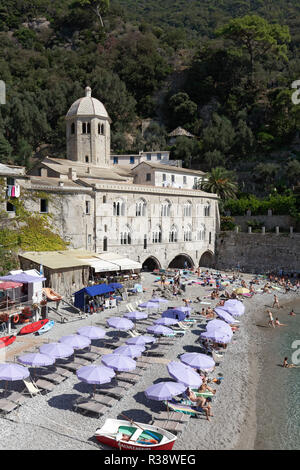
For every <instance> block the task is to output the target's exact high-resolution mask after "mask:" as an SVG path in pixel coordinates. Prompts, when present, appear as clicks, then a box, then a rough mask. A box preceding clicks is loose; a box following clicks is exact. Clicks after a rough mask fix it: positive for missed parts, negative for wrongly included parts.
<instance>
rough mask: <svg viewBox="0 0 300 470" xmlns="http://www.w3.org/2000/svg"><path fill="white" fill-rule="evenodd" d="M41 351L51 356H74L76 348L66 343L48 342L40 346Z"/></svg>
mask: <svg viewBox="0 0 300 470" xmlns="http://www.w3.org/2000/svg"><path fill="white" fill-rule="evenodd" d="M40 352H41V353H42V354H49V356H52V357H55V358H59V357H69V356H72V354H74V349H73V348H71V346H68V345H67V344H64V343H48V344H43V345H42V346H41V347H40Z"/></svg>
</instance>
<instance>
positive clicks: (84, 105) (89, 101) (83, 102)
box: [66, 86, 109, 119]
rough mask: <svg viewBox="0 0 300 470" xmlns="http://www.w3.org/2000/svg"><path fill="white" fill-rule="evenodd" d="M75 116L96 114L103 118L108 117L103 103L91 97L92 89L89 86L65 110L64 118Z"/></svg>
mask: <svg viewBox="0 0 300 470" xmlns="http://www.w3.org/2000/svg"><path fill="white" fill-rule="evenodd" d="M76 116H98V117H100V118H103V119H109V116H108V113H107V111H106V109H105V107H104V104H103V103H101V101H99V100H97V99H96V98H93V97H92V90H91V88H90V87H89V86H87V87H86V88H85V96H84V97H83V98H79V99H78V100H76V101H75V102H74V103H73V104H72V106H71V107H70V109H69V111H68V112H67V115H66V119H70V118H74V117H76Z"/></svg>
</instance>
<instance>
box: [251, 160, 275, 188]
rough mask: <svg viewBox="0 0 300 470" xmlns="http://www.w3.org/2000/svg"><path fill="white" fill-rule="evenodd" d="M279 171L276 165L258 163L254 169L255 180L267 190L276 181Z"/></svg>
mask: <svg viewBox="0 0 300 470" xmlns="http://www.w3.org/2000/svg"><path fill="white" fill-rule="evenodd" d="M279 170H280V166H279V165H277V164H276V163H259V164H258V165H256V167H255V168H254V174H255V179H256V181H257V182H259V183H262V184H263V186H264V188H265V189H267V188H268V187H269V186H270V185H272V184H273V183H274V181H275V180H276V178H277V175H278V172H279Z"/></svg>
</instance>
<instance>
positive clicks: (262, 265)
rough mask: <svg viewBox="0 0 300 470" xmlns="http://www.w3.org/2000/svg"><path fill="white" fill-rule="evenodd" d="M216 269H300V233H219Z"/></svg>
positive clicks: (258, 271) (253, 270) (247, 270)
mask: <svg viewBox="0 0 300 470" xmlns="http://www.w3.org/2000/svg"><path fill="white" fill-rule="evenodd" d="M215 259H216V268H217V269H227V270H230V269H236V268H237V267H239V268H240V269H241V270H242V271H244V272H253V273H262V272H268V271H279V270H280V269H283V270H284V271H285V272H300V234H299V233H293V234H279V235H276V234H274V233H266V234H261V233H235V232H220V233H219V234H218V235H217V239H216V258H215Z"/></svg>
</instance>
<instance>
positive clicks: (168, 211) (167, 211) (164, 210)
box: [160, 201, 171, 217]
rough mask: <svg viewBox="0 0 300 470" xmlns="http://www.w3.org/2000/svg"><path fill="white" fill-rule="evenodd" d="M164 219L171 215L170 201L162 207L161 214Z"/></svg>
mask: <svg viewBox="0 0 300 470" xmlns="http://www.w3.org/2000/svg"><path fill="white" fill-rule="evenodd" d="M160 214H161V216H162V217H169V216H170V214H171V203H170V201H165V202H163V203H162V205H161V212H160Z"/></svg>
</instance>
